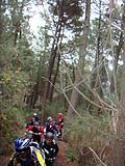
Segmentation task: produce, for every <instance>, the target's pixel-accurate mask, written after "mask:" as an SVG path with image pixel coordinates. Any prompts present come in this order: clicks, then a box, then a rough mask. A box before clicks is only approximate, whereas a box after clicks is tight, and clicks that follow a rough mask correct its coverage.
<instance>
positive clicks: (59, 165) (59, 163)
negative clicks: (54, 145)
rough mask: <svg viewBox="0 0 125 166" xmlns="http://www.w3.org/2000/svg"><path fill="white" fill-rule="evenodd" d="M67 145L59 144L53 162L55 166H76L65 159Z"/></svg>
mask: <svg viewBox="0 0 125 166" xmlns="http://www.w3.org/2000/svg"><path fill="white" fill-rule="evenodd" d="M66 150H67V143H65V142H62V141H60V142H59V154H58V157H57V159H56V162H55V166H77V164H76V163H75V162H70V161H68V159H67V157H66Z"/></svg>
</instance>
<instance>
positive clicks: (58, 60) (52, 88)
mask: <svg viewBox="0 0 125 166" xmlns="http://www.w3.org/2000/svg"><path fill="white" fill-rule="evenodd" d="M59 66H60V53H58V59H57V65H56V72H55V75H54V78H53V80H52V86H51V89H50V96H49V101H50V102H52V100H53V92H54V86H55V83H56V79H57V75H58V72H59Z"/></svg>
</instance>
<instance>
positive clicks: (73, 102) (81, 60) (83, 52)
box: [68, 0, 91, 116]
mask: <svg viewBox="0 0 125 166" xmlns="http://www.w3.org/2000/svg"><path fill="white" fill-rule="evenodd" d="M85 3H86V9H85V24H84V29H83V43H82V44H81V45H80V57H79V62H78V66H77V69H76V73H75V75H76V77H75V82H74V87H73V91H72V94H71V100H70V101H71V103H70V105H69V108H68V114H69V116H72V115H73V114H74V109H75V108H76V106H77V102H78V98H79V94H78V92H77V90H76V88H79V86H77V84H78V83H79V82H80V81H81V73H82V69H83V68H84V61H85V55H86V49H87V45H88V34H89V29H90V9H91V0H86V1H85Z"/></svg>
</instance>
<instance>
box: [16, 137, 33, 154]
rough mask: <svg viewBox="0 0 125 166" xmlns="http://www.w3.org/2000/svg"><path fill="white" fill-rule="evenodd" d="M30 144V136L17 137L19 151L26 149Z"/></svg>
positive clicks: (17, 149)
mask: <svg viewBox="0 0 125 166" xmlns="http://www.w3.org/2000/svg"><path fill="white" fill-rule="evenodd" d="M29 145H30V139H28V138H17V139H16V140H15V150H16V151H17V152H20V151H23V150H26V149H27V148H28V147H29Z"/></svg>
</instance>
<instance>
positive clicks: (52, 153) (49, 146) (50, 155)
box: [41, 132, 59, 166]
mask: <svg viewBox="0 0 125 166" xmlns="http://www.w3.org/2000/svg"><path fill="white" fill-rule="evenodd" d="M41 148H42V149H43V151H44V153H45V161H46V165H47V166H53V163H54V161H55V158H56V156H57V154H58V151H59V147H58V145H57V143H56V142H55V140H54V135H53V133H51V132H48V133H46V135H45V140H44V142H42V144H41Z"/></svg>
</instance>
